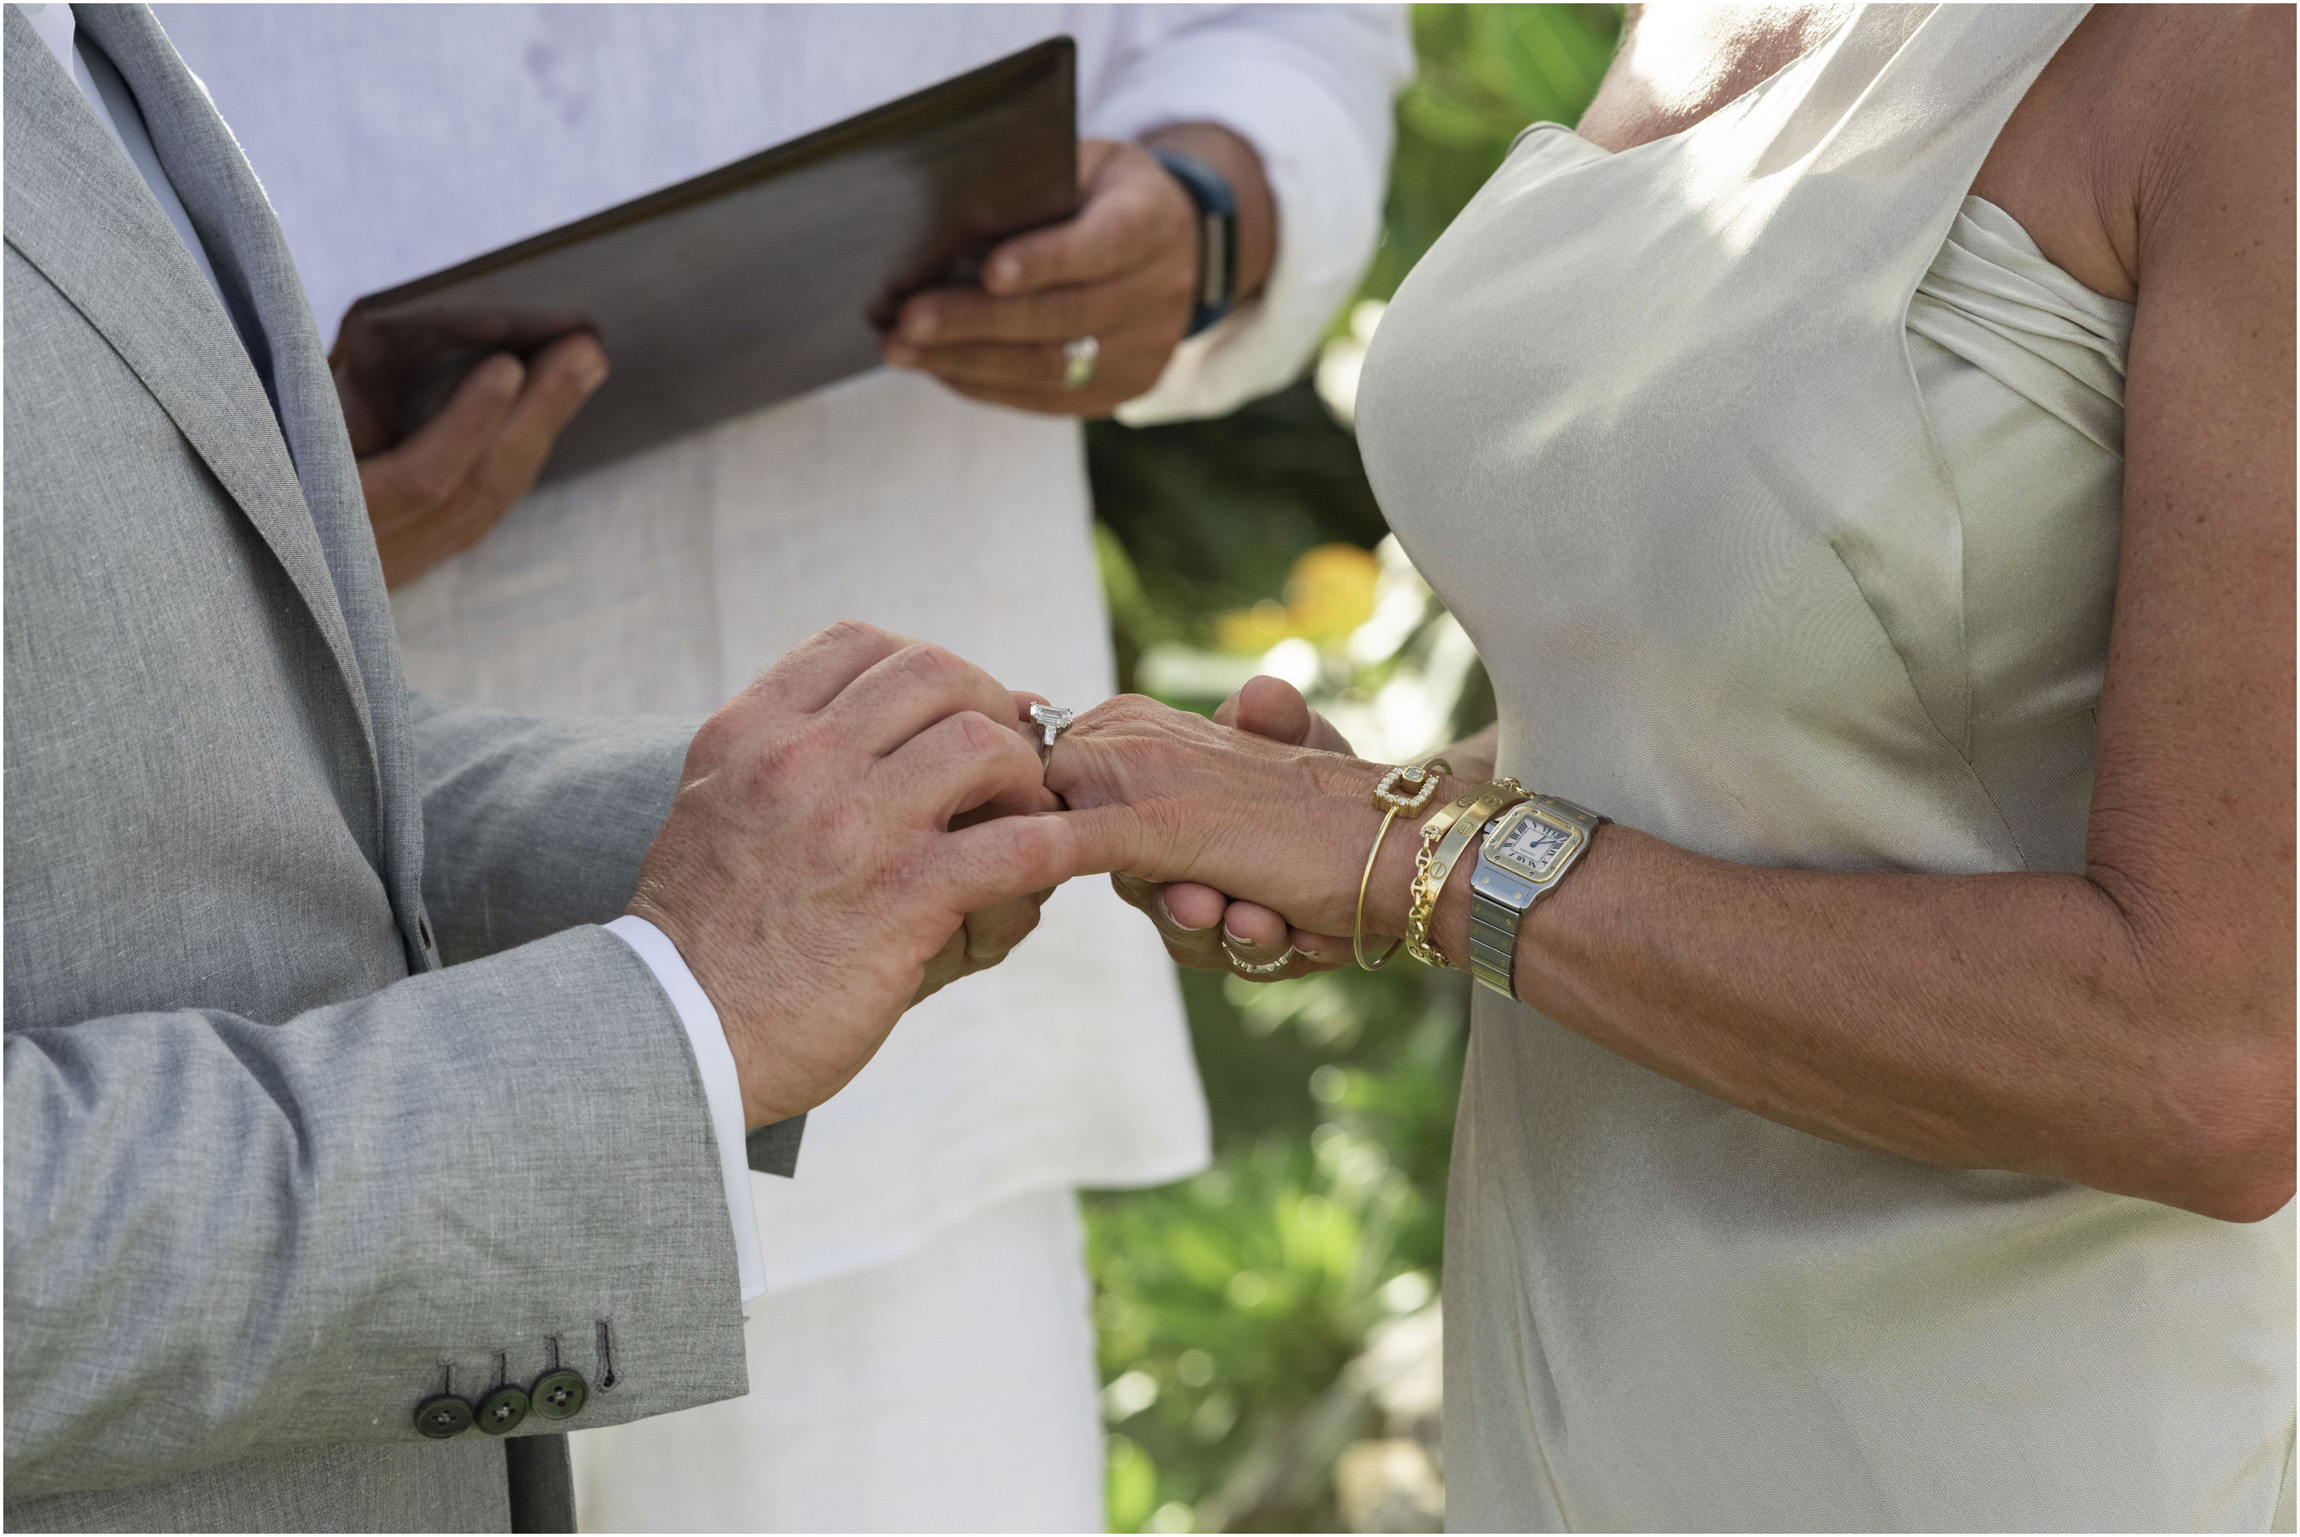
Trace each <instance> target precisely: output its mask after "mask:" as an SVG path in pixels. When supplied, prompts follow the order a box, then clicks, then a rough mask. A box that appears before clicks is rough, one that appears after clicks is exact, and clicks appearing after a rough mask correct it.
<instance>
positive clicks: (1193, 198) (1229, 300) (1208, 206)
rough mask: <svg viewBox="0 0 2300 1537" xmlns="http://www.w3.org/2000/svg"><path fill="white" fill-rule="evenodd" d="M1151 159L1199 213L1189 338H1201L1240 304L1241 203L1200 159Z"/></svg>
mask: <svg viewBox="0 0 2300 1537" xmlns="http://www.w3.org/2000/svg"><path fill="white" fill-rule="evenodd" d="M1150 153H1151V154H1152V155H1154V156H1156V157H1157V160H1158V163H1159V164H1160V165H1162V166H1164V167H1165V168H1166V170H1167V173H1168V174H1169V175H1171V176H1172V177H1173V178H1174V179H1175V180H1176V181H1178V182H1180V183H1181V184H1182V190H1183V191H1184V192H1187V193H1188V194H1189V195H1190V202H1191V204H1192V206H1194V207H1195V208H1196V209H1197V210H1198V292H1197V295H1196V297H1195V301H1194V302H1193V304H1192V307H1191V310H1190V329H1189V330H1188V331H1187V332H1185V333H1184V334H1185V335H1188V336H1196V335H1197V334H1198V333H1199V332H1200V331H1203V330H1205V329H1206V328H1207V327H1208V326H1210V325H1212V324H1214V322H1216V321H1217V320H1220V319H1221V318H1222V317H1223V316H1224V315H1227V314H1229V313H1230V309H1231V306H1232V305H1234V304H1236V303H1237V300H1238V197H1237V194H1236V193H1234V192H1232V191H1231V190H1230V183H1229V180H1228V178H1226V177H1224V176H1223V175H1222V173H1221V172H1220V171H1217V170H1215V169H1214V168H1213V167H1212V166H1210V165H1208V164H1207V163H1206V162H1205V161H1203V160H1200V159H1198V158H1197V157H1196V156H1194V155H1185V154H1182V153H1181V152H1180V151H1178V150H1171V149H1153V150H1151V151H1150Z"/></svg>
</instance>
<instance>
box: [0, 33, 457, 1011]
mask: <svg viewBox="0 0 2300 1537" xmlns="http://www.w3.org/2000/svg"><path fill="white" fill-rule="evenodd" d="M0 9H5V10H7V11H8V13H9V14H8V15H7V16H6V19H5V28H6V47H5V71H6V85H7V94H6V101H5V118H6V125H7V148H8V153H7V156H6V159H5V178H6V222H7V240H8V243H9V244H10V245H12V246H14V247H15V248H16V249H17V250H18V251H19V252H20V253H21V254H22V255H23V256H24V258H25V259H26V260H27V261H30V262H32V263H33V264H34V265H36V266H38V267H39V268H40V270H41V272H42V273H43V274H44V275H45V276H46V277H47V278H48V279H49V281H51V282H53V283H54V284H55V285H56V286H57V288H58V289H59V290H61V291H62V292H63V293H64V295H65V296H66V297H67V298H69V299H70V300H71V301H72V302H73V304H74V305H76V306H77V307H78V308H79V309H80V311H81V313H82V314H83V315H84V316H85V317H86V318H87V320H88V322H89V324H90V325H92V326H94V327H95V328H96V330H97V331H98V332H99V333H101V334H102V335H103V337H104V339H105V340H106V341H107V342H109V343H110V344H111V346H112V347H113V348H114V350H115V351H117V352H118V353H119V355H120V357H121V358H122V360H123V361H125V362H126V363H127V365H128V367H129V368H130V369H132V370H133V371H134V372H135V374H136V376H137V377H138V378H139V379H140V380H142V382H143V384H144V386H145V388H146V389H148V390H150V391H151V393H152V396H153V398H154V399H155V400H157V401H158V402H159V404H160V406H161V408H162V409H163V410H165V411H166V412H167V413H168V416H169V418H170V419H171V420H173V421H174V422H175V424H176V426H177V427H178V428H179V429H180V430H181V431H182V432H183V434H184V437H185V439H186V441H188V442H189V443H190V444H191V446H192V449H193V451H194V452H195V453H197V454H198V455H199V457H200V458H201V460H202V461H203V462H204V463H205V464H206V465H207V466H208V468H209V469H210V470H211V471H212V472H213V473H214V474H215V477H216V479H217V480H218V481H219V482H220V483H221V484H222V486H223V488H224V490H225V491H226V492H227V493H228V494H229V495H230V496H231V498H232V499H233V501H234V502H235V503H237V504H238V506H239V507H240V509H241V511H242V512H244V513H245V514H246V515H247V518H248V521H249V522H250V523H251V524H253V525H254V527H255V529H256V531H257V532H258V533H259V534H260V535H261V536H262V538H263V540H264V543H265V544H266V545H267V546H268V547H269V548H270V550H271V552H272V554H273V556H274V557H275V558H276V559H277V560H278V561H279V563H280V565H281V567H282V568H283V569H284V570H285V571H286V573H287V575H288V578H289V580H290V582H292V583H293V584H294V587H295V589H296V592H297V594H298V595H299V596H300V597H301V598H302V599H303V602H304V605H305V607H306V608H307V609H308V610H309V611H310V613H311V616H312V620H313V622H314V624H315V625H316V626H317V627H318V629H319V631H320V634H321V635H322V636H323V637H324V639H325V641H326V643H327V646H328V650H329V652H330V653H331V654H332V656H333V657H334V660H335V663H336V668H337V671H338V672H339V674H340V675H341V678H342V682H343V686H344V688H345V689H346V691H347V692H348V694H349V696H350V698H351V702H352V705H353V708H354V710H355V712H356V714H357V717H358V720H359V724H360V728H361V734H362V743H361V747H362V748H363V749H364V751H365V754H366V756H367V759H368V762H369V766H370V768H371V769H372V770H373V773H374V776H375V778H374V780H373V784H374V788H375V793H376V797H377V811H378V816H377V822H376V827H377V832H378V837H379V840H380V843H381V848H380V849H379V854H380V856H381V857H380V873H382V875H383V876H384V879H385V884H386V886H387V888H388V889H389V890H390V891H391V894H392V900H393V906H394V907H395V908H396V909H397V911H398V914H399V917H400V921H401V927H402V929H403V931H404V934H405V937H406V939H407V941H408V949H409V952H410V959H411V962H412V963H413V964H415V965H417V966H418V967H420V966H422V965H423V964H425V962H424V961H423V960H421V959H419V957H421V956H422V954H423V949H422V947H421V946H420V944H418V943H417V941H416V932H417V924H416V914H417V911H418V899H419V897H420V884H421V879H422V853H423V825H422V806H421V802H420V799H419V790H418V780H417V777H416V774H415V766H414V755H413V748H412V742H411V739H410V736H409V733H408V730H407V724H406V708H405V693H404V685H403V683H402V681H401V675H400V670H399V655H398V648H397V643H396V639H395V637H394V634H393V631H392V628H391V608H390V603H389V600H388V598H387V597H386V596H385V593H384V586H383V573H382V568H381V566H380V565H379V563H378V561H377V558H376V553H375V542H374V539H373V537H372V536H371V535H370V534H369V532H368V528H367V513H366V504H365V502H364V500H363V499H362V497H361V495H360V489H359V476H358V466H357V464H356V462H355V461H354V459H353V457H352V452H351V444H350V441H349V439H348V438H347V437H346V435H345V432H344V426H343V416H342V410H341V407H340V406H339V405H338V404H337V402H336V398H335V390H334V384H333V381H332V380H331V379H330V378H329V376H328V370H327V361H326V358H325V356H324V355H323V354H322V352H321V350H320V346H319V338H318V335H317V333H316V332H315V330H314V329H313V326H312V322H311V313H310V309H309V307H308V306H307V305H306V304H305V302H304V298H303V293H302V289H301V287H300V285H299V284H298V283H297V281H296V278H295V269H294V266H293V264H292V263H291V262H290V261H289V259H288V255H287V249H286V245H285V242H284V241H283V240H282V239H281V237H280V234H279V228H278V225H277V223H276V222H275V221H274V220H273V218H272V214H271V206H270V203H269V202H268V201H267V200H266V199H265V197H264V195H263V189H262V187H261V186H260V185H258V183H257V182H256V179H255V175H254V173H253V172H252V171H251V170H249V169H248V165H247V161H246V159H245V157H244V156H242V155H241V154H240V151H239V146H238V144H237V142H236V141H235V140H234V139H233V138H232V136H231V133H230V130H229V129H227V128H226V127H225V126H224V124H223V120H222V119H221V118H219V117H218V116H217V115H216V113H215V109H214V107H213V106H212V105H210V103H209V102H208V99H207V94H206V92H205V90H204V89H203V88H202V87H201V86H200V84H199V82H198V81H197V80H196V79H194V78H193V76H192V74H191V72H190V71H189V70H187V69H186V68H185V67H184V65H183V62H182V60H180V59H179V58H177V56H176V53H175V50H174V48H173V47H172V46H170V44H169V43H168V41H167V38H166V36H165V34H163V33H162V32H161V31H160V28H159V24H158V23H157V22H156V21H155V20H153V18H152V15H151V12H150V11H149V10H147V9H146V8H145V7H143V6H141V5H134V6H129V5H121V6H111V5H105V6H78V7H75V8H74V12H73V14H74V17H75V20H76V21H77V23H78V25H80V26H82V27H84V28H86V29H87V31H88V33H89V35H90V37H91V38H92V39H93V40H94V41H95V42H96V44H97V45H98V46H99V47H101V48H102V49H103V50H104V52H105V54H106V55H107V56H108V57H109V58H110V59H111V61H112V63H113V65H114V66H115V67H116V68H117V69H118V70H119V71H120V74H121V77H122V78H123V79H124V80H125V81H126V82H127V84H128V87H129V89H130V90H131V91H132V92H133V93H134V95H135V97H136V101H137V105H138V107H139V108H140V109H141V110H142V113H143V116H144V121H145V124H146V126H147V128H148V129H149V131H150V134H151V139H152V145H153V148H154V150H155V152H156V153H157V154H158V155H159V157H160V162H161V165H162V166H163V167H164V168H165V169H166V171H167V173H168V179H169V181H170V182H171V183H172V184H173V185H174V187H175V190H176V194H177V196H178V197H179V198H181V199H182V201H183V204H184V210H185V213H186V214H187V215H188V216H189V217H190V219H191V221H192V225H193V228H194V229H195V230H197V231H198V233H199V235H200V239H201V243H202V245H204V246H205V247H206V249H207V254H208V258H209V261H210V263H211V264H212V265H213V266H214V267H215V269H216V277H217V280H218V282H219V283H221V284H222V285H223V286H224V288H225V290H226V292H227V293H230V294H232V296H233V299H234V302H235V303H238V304H243V305H245V306H246V313H248V314H249V315H252V317H253V319H254V321H255V323H256V328H257V329H258V330H259V331H260V345H262V346H264V347H265V348H266V350H267V353H268V356H267V357H266V358H265V362H266V364H267V365H268V372H269V373H270V375H271V380H272V385H273V390H274V393H276V395H277V397H278V402H279V414H278V416H277V417H276V418H275V417H274V415H273V409H272V401H271V400H270V399H269V398H267V396H266V394H265V391H264V382H263V380H262V379H261V378H259V377H258V375H257V372H256V366H255V364H254V363H253V362H251V360H250V358H249V355H248V349H247V347H246V346H245V345H243V344H242V342H241V339H240V336H239V333H238V332H237V331H236V330H235V329H234V327H233V324H232V321H231V317H230V316H229V315H227V314H226V313H225V311H224V309H223V307H222V305H220V304H219V303H218V302H217V299H216V294H215V291H214V290H213V289H211V288H209V286H208V284H207V281H206V279H204V278H203V277H202V276H201V275H200V270H199V268H198V266H197V265H196V264H195V263H194V262H193V261H192V258H191V254H190V253H189V252H188V251H186V250H185V249H184V245H183V242H182V240H181V239H179V238H178V237H177V234H176V231H175V228H174V226H173V225H171V224H170V223H169V222H168V219H167V216H166V214H164V213H163V212H161V210H160V207H159V204H158V203H157V202H156V201H155V200H154V199H153V197H152V195H151V191H150V189H149V188H147V187H146V186H145V185H144V182H143V178H142V177H141V176H139V175H138V174H137V173H136V170H135V168H134V167H133V166H132V165H130V164H129V163H128V161H127V159H126V157H124V156H123V155H122V154H121V153H120V151H119V147H118V146H117V145H115V144H114V143H113V142H112V141H111V139H110V138H109V137H108V136H107V135H106V134H105V132H104V130H103V128H102V127H101V126H100V125H99V124H98V123H97V122H96V120H95V118H94V116H93V114H91V113H90V112H89V110H88V107H87V104H86V103H85V102H84V101H83V100H82V99H81V98H80V94H79V92H78V90H77V88H76V87H74V86H73V84H72V83H71V81H70V80H68V79H66V78H65V76H64V73H63V71H62V70H60V69H58V68H57V67H56V61H55V59H54V57H53V56H52V55H51V54H50V53H49V52H48V49H47V46H46V45H45V44H43V43H42V42H41V41H40V39H39V36H38V34H36V33H35V32H34V31H33V30H32V27H31V24H30V23H29V22H27V21H26V20H25V19H24V18H23V17H22V16H20V15H17V14H15V10H14V7H12V6H10V7H0ZM283 427H284V429H285V433H286V436H285V437H284V438H283V436H282V428H283ZM291 450H292V452H291Z"/></svg>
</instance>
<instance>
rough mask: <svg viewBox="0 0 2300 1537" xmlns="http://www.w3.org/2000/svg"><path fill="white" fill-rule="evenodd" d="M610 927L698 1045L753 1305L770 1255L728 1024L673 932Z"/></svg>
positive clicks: (630, 922)
mask: <svg viewBox="0 0 2300 1537" xmlns="http://www.w3.org/2000/svg"><path fill="white" fill-rule="evenodd" d="M607 932H608V933H610V934H612V935H614V936H615V937H616V938H617V939H620V940H622V941H623V943H625V944H627V945H629V946H630V947H631V948H632V949H633V950H634V951H636V952H637V953H638V956H639V959H640V960H642V961H645V962H646V963H647V969H648V970H649V971H651V972H653V973H654V974H655V981H656V984H657V985H658V986H660V987H661V988H662V989H663V994H664V996H665V997H667V998H669V999H670V1000H671V1007H672V1008H673V1009H674V1010H675V1011H677V1013H678V1016H679V1023H680V1024H682V1025H684V1026H686V1029H687V1044H688V1045H690V1046H692V1047H693V1048H694V1049H695V1066H696V1067H697V1068H698V1069H699V1070H701V1072H702V1075H703V1101H704V1103H705V1104H707V1105H708V1106H710V1110H711V1135H712V1136H713V1137H714V1138H716V1139H717V1141H718V1145H719V1179H720V1183H721V1185H722V1186H723V1187H724V1189H725V1192H726V1197H727V1220H728V1222H730V1223H732V1224H733V1226H734V1230H735V1269H736V1272H737V1274H738V1276H739V1277H740V1278H741V1282H742V1288H743V1303H744V1305H745V1306H746V1307H747V1306H749V1305H750V1303H751V1302H752V1301H753V1300H754V1299H756V1298H759V1297H762V1296H764V1295H766V1290H767V1261H766V1256H765V1254H764V1253H763V1252H761V1250H760V1248H759V1219H758V1215H757V1213H756V1212H755V1211H754V1210H753V1208H752V1206H751V1165H750V1157H749V1154H748V1153H746V1152H745V1150H744V1140H743V1085H742V1080H740V1079H739V1078H737V1077H736V1076H735V1054H734V1052H732V1051H730V1050H729V1049H728V1047H727V1032H726V1029H725V1027H723V1026H722V1025H720V1023H719V1011H718V1010H717V1009H715V1008H713V1007H711V1000H710V998H709V996H708V995H706V994H705V993H704V991H703V987H702V984H701V983H699V982H697V981H696V980H695V974H694V973H693V972H691V971H689V970H688V969H687V963H686V961H684V960H683V959H681V958H680V955H679V947H678V946H677V945H674V944H672V943H671V940H670V936H668V935H666V934H665V933H664V932H663V931H662V930H661V929H659V928H657V927H655V925H653V924H652V923H649V922H648V921H647V920H646V919H644V918H636V917H633V916H631V915H630V914H625V915H624V916H622V917H620V918H618V919H616V920H615V921H614V922H613V923H610V924H608V925H607Z"/></svg>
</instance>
